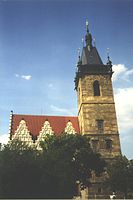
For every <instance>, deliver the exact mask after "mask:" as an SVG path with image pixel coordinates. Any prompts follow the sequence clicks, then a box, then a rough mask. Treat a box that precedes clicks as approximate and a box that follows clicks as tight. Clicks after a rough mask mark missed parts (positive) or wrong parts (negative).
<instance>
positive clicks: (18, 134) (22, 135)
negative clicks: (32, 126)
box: [12, 119, 33, 146]
mask: <svg viewBox="0 0 133 200" xmlns="http://www.w3.org/2000/svg"><path fill="white" fill-rule="evenodd" d="M12 139H17V140H20V141H22V142H25V143H27V144H28V145H29V146H31V145H33V140H32V136H31V135H30V131H29V130H28V127H27V126H26V122H25V120H23V119H22V120H21V121H20V123H19V126H18V127H17V130H16V131H15V134H14V135H13V136H12Z"/></svg>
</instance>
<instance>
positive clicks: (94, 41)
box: [93, 38, 96, 47]
mask: <svg viewBox="0 0 133 200" xmlns="http://www.w3.org/2000/svg"><path fill="white" fill-rule="evenodd" d="M93 44H94V47H96V39H95V38H93Z"/></svg>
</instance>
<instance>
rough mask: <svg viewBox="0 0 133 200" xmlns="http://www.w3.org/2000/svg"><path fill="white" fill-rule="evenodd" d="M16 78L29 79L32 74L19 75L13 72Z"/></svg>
mask: <svg viewBox="0 0 133 200" xmlns="http://www.w3.org/2000/svg"><path fill="white" fill-rule="evenodd" d="M15 76H16V78H22V79H25V80H27V81H29V80H30V79H31V78H32V76H31V75H19V74H15Z"/></svg>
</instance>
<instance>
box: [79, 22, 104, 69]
mask: <svg viewBox="0 0 133 200" xmlns="http://www.w3.org/2000/svg"><path fill="white" fill-rule="evenodd" d="M86 31H87V33H86V36H85V41H86V46H85V47H83V51H82V57H81V60H82V64H83V65H86V64H103V62H102V60H101V58H100V56H99V54H98V51H97V49H96V47H93V45H92V36H91V33H89V28H88V21H86Z"/></svg>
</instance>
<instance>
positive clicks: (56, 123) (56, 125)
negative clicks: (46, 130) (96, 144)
mask: <svg viewBox="0 0 133 200" xmlns="http://www.w3.org/2000/svg"><path fill="white" fill-rule="evenodd" d="M22 119H23V120H25V122H26V125H27V127H28V130H29V131H30V133H31V134H32V135H34V136H37V135H39V132H40V131H41V130H42V126H43V124H44V122H45V121H46V120H48V121H49V123H50V126H51V127H52V130H53V131H54V133H55V135H60V134H61V133H62V132H63V131H64V129H65V127H66V124H67V122H68V121H71V122H72V125H73V127H74V129H75V131H76V132H77V133H80V130H79V123H78V117H72V116H46V115H44V116H43V115H41V116H39V115H18V114H13V115H12V123H11V127H12V128H11V134H12V135H13V134H14V133H15V131H16V130H17V128H18V126H19V123H20V121H21V120H22Z"/></svg>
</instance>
